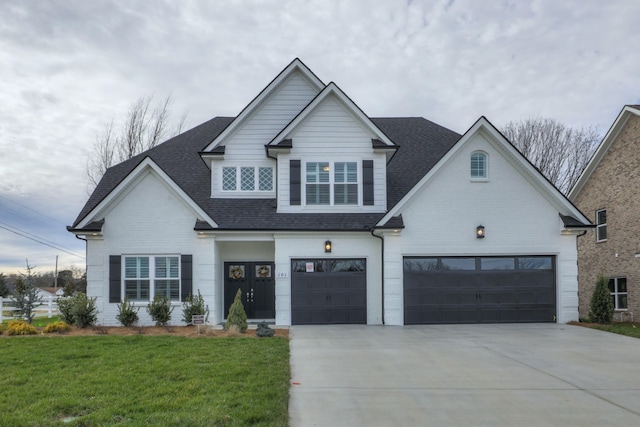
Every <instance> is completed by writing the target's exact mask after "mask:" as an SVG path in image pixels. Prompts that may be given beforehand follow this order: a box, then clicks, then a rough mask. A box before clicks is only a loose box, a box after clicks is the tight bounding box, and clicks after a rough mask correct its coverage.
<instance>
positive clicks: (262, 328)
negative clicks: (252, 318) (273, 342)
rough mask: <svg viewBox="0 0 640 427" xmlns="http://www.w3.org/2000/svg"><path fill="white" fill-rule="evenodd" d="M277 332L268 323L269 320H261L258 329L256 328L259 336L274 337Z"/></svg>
mask: <svg viewBox="0 0 640 427" xmlns="http://www.w3.org/2000/svg"><path fill="white" fill-rule="evenodd" d="M275 333H276V331H274V330H273V329H271V328H270V327H269V325H267V322H260V323H258V329H256V335H257V336H259V337H267V338H268V337H272V336H273V335H274V334H275Z"/></svg>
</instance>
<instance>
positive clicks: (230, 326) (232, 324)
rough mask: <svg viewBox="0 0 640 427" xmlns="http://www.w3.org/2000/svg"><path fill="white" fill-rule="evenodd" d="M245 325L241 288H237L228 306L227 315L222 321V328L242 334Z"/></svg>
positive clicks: (245, 317) (245, 315) (245, 328)
mask: <svg viewBox="0 0 640 427" xmlns="http://www.w3.org/2000/svg"><path fill="white" fill-rule="evenodd" d="M247 327H248V325H247V313H245V311H244V305H242V290H241V289H238V292H237V293H236V297H235V298H234V299H233V304H231V307H229V315H228V316H227V321H226V322H225V323H224V330H225V331H231V332H234V331H237V332H240V333H242V334H243V333H245V331H246V330H247Z"/></svg>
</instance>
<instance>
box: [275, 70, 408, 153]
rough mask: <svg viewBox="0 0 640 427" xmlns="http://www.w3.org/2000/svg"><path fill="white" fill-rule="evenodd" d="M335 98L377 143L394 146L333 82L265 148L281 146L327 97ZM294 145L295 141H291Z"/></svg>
mask: <svg viewBox="0 0 640 427" xmlns="http://www.w3.org/2000/svg"><path fill="white" fill-rule="evenodd" d="M331 97H333V98H335V99H336V100H337V101H338V102H339V103H340V104H341V105H342V106H343V107H344V108H345V109H346V110H347V111H349V112H350V113H351V114H353V116H354V117H355V118H356V119H357V120H358V121H359V122H360V123H361V124H362V125H363V127H364V128H365V129H367V130H368V131H369V132H371V133H372V134H373V135H375V136H376V137H377V138H375V139H377V140H378V142H377V143H378V144H380V143H382V144H384V145H386V146H388V147H396V144H395V143H394V142H393V141H391V139H389V137H388V136H387V135H386V134H385V133H384V132H382V130H380V128H378V126H376V125H375V123H373V121H371V119H369V117H368V116H367V115H366V114H364V112H363V111H362V110H361V109H360V107H358V106H357V105H356V104H355V103H354V102H353V101H352V100H351V98H349V97H348V96H347V95H346V94H345V93H344V92H343V91H342V90H340V88H339V87H338V86H337V85H336V84H335V83H333V82H331V83H329V84H328V85H327V86H326V87H325V88H324V89H323V90H322V91H321V92H320V93H319V94H318V95H317V96H316V97H315V98H314V99H313V101H311V102H310V103H309V104H308V105H307V106H306V107H305V108H304V109H303V110H302V111H301V112H300V113H299V114H298V115H297V116H296V117H295V118H294V119H293V120H291V122H290V123H289V124H288V125H287V126H285V127H284V128H283V129H282V130H281V131H280V132H279V133H278V134H277V135H276V136H275V137H274V138H273V139H272V140H271V142H269V144H267V149H269V148H273V147H281V146H282V145H281V143H282V142H283V141H285V140H287V139H288V138H289V136H290V135H291V134H292V133H293V132H294V131H295V130H296V128H298V126H300V125H301V124H302V123H303V122H304V121H305V120H306V119H307V118H308V117H310V116H311V115H312V114H313V113H314V112H315V111H316V110H317V109H318V108H319V107H320V106H321V105H322V104H323V103H324V102H325V101H326V100H327V99H329V98H331ZM293 144H294V145H295V141H294V142H293Z"/></svg>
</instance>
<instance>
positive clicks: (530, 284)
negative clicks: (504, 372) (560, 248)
mask: <svg viewBox="0 0 640 427" xmlns="http://www.w3.org/2000/svg"><path fill="white" fill-rule="evenodd" d="M555 270H556V268H555V257H553V256H513V257H405V258H404V323H405V324H406V325H411V324H429V323H519V322H554V321H555V315H556V291H555V288H556V286H555V276H556V274H555Z"/></svg>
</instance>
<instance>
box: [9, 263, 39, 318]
mask: <svg viewBox="0 0 640 427" xmlns="http://www.w3.org/2000/svg"><path fill="white" fill-rule="evenodd" d="M33 268H34V267H32V266H30V265H29V261H27V274H22V273H21V277H18V279H17V280H16V283H15V290H14V296H13V300H12V301H11V302H10V305H12V306H13V307H15V308H16V314H17V315H18V316H19V317H22V318H24V319H26V320H27V322H28V323H29V324H31V322H32V321H33V318H34V317H35V315H36V312H35V309H36V307H38V306H39V305H40V303H42V297H41V296H39V291H40V290H39V289H38V288H37V287H36V286H35V279H36V276H35V275H34V274H33Z"/></svg>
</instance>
